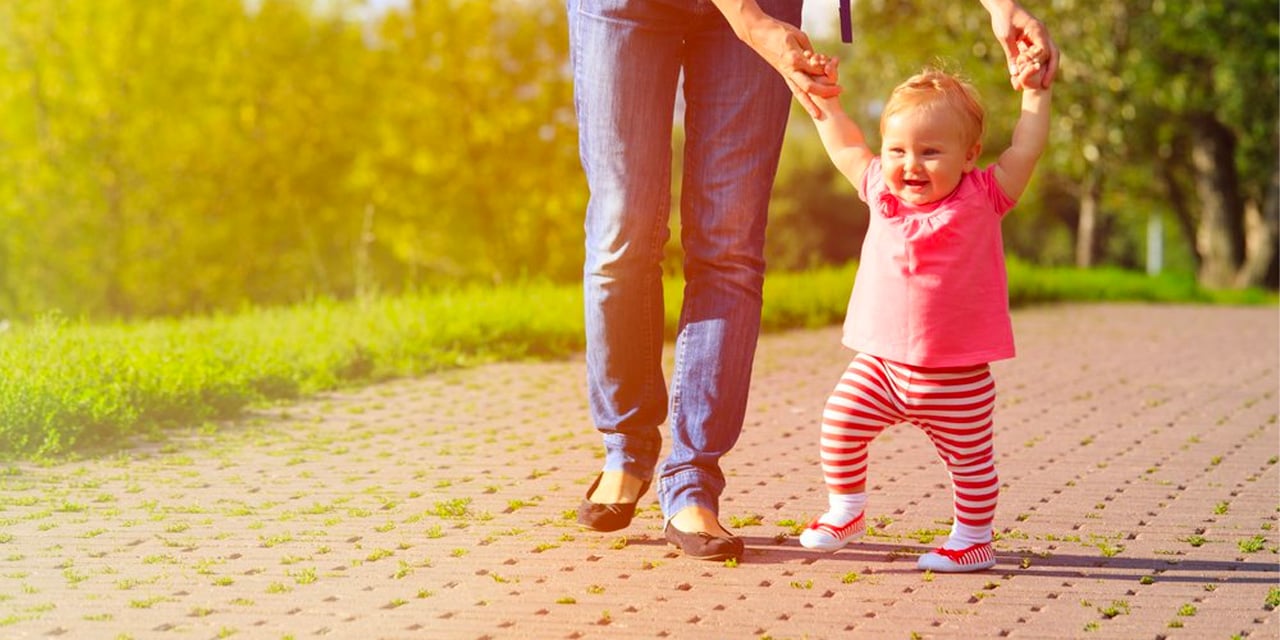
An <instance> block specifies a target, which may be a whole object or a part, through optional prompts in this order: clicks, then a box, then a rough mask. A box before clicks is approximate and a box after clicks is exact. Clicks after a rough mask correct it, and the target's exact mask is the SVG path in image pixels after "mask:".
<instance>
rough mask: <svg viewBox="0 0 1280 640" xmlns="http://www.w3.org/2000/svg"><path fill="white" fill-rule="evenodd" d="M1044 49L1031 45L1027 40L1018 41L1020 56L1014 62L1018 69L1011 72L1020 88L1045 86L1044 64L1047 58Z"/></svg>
mask: <svg viewBox="0 0 1280 640" xmlns="http://www.w3.org/2000/svg"><path fill="white" fill-rule="evenodd" d="M1047 59H1048V56H1047V55H1046V53H1045V51H1044V49H1042V48H1041V47H1039V46H1031V45H1028V44H1027V43H1025V42H1019V43H1018V58H1017V60H1016V61H1015V62H1014V64H1015V65H1016V69H1015V70H1014V71H1013V73H1012V74H1011V75H1012V76H1013V79H1014V84H1015V85H1017V87H1018V89H1023V90H1025V89H1039V88H1041V87H1043V86H1044V72H1045V69H1044V66H1043V63H1042V62H1041V61H1042V60H1047Z"/></svg>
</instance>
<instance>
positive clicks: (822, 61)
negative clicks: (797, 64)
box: [804, 51, 840, 86]
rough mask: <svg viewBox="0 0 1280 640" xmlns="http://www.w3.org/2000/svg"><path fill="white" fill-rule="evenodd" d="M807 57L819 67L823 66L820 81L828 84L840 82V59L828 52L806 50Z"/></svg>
mask: <svg viewBox="0 0 1280 640" xmlns="http://www.w3.org/2000/svg"><path fill="white" fill-rule="evenodd" d="M804 55H805V59H806V60H808V61H809V62H810V63H811V64H813V65H814V66H817V67H822V77H821V78H820V82H822V83H823V84H828V85H837V86H839V84H840V75H839V65H840V61H839V60H838V59H836V58H833V57H831V56H828V55H826V54H822V53H818V52H816V51H806V52H805V54H804Z"/></svg>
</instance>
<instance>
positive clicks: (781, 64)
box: [746, 19, 840, 119]
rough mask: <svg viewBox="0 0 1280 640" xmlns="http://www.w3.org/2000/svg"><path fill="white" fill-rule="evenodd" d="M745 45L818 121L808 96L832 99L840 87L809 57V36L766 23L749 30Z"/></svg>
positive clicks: (781, 24) (777, 23)
mask: <svg viewBox="0 0 1280 640" xmlns="http://www.w3.org/2000/svg"><path fill="white" fill-rule="evenodd" d="M746 41H747V43H748V44H749V45H751V47H752V48H753V49H755V51H756V53H758V54H760V57H762V58H764V60H765V62H768V63H769V64H770V65H772V66H773V68H774V69H775V70H777V72H778V73H779V74H781V75H782V79H783V80H785V81H786V82H787V86H788V87H790V88H791V93H792V95H794V96H795V97H796V100H798V101H800V105H801V106H803V107H804V109H805V111H808V112H809V115H811V116H813V117H814V118H818V119H822V117H823V115H822V111H821V110H820V109H818V106H817V105H816V104H814V102H813V98H812V97H811V96H810V94H813V95H815V96H820V97H823V98H830V97H834V96H837V95H839V94H840V85H838V84H836V83H835V79H834V78H831V77H828V76H827V75H826V69H825V66H824V65H823V64H821V63H820V62H817V61H816V59H815V58H814V57H813V45H812V44H810V43H809V36H807V35H805V33H804V32H803V31H801V30H799V29H797V28H796V27H794V26H792V25H790V24H787V23H785V22H782V21H780V20H773V19H769V20H766V21H762V22H761V23H759V24H758V25H757V26H754V27H752V28H751V30H750V32H749V34H748V37H747V39H746Z"/></svg>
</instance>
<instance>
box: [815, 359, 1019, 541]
mask: <svg viewBox="0 0 1280 640" xmlns="http://www.w3.org/2000/svg"><path fill="white" fill-rule="evenodd" d="M995 398H996V388H995V380H994V379H993V378H992V377H991V370H990V367H988V366H987V365H985V364H983V365H979V366H976V367H963V368H955V369H921V368H917V367H911V366H907V365H902V364H898V363H893V362H887V361H884V360H881V359H880V358H876V357H875V356H869V355H866V354H858V356H857V357H856V358H854V360H853V362H852V363H851V364H850V365H849V368H848V370H846V371H845V373H844V376H842V377H841V379H840V382H839V383H838V384H837V385H836V388H835V391H833V392H832V393H831V396H830V397H829V398H828V399H827V406H826V409H825V410H824V411H823V412H822V474H823V478H824V479H825V480H826V484H827V489H828V490H829V491H831V492H832V493H851V492H854V491H860V490H862V487H863V486H865V484H866V479H867V445H868V444H869V443H870V442H871V441H872V440H873V439H875V437H876V436H878V435H880V432H881V431H884V430H885V428H886V427H889V426H891V425H894V424H897V423H899V422H910V423H911V424H914V425H916V426H917V427H920V428H921V429H923V430H924V432H925V433H926V434H928V435H929V438H930V439H931V440H932V441H933V444H934V446H935V447H937V450H938V457H940V458H942V461H943V462H944V463H946V465H947V472H948V473H949V474H950V475H951V484H952V487H953V489H954V493H955V518H956V522H958V523H960V524H964V525H968V526H970V527H979V528H989V527H991V524H992V519H993V517H994V516H995V510H996V498H997V496H998V495H999V493H1000V486H999V479H998V478H997V477H996V469H995V453H994V450H993V447H992V438H991V434H992V424H991V414H992V411H993V410H994V408H995Z"/></svg>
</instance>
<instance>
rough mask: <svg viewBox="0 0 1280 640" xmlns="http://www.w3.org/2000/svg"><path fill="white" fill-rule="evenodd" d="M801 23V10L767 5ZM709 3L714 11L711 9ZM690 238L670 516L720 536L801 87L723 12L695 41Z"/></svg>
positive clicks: (685, 213)
mask: <svg viewBox="0 0 1280 640" xmlns="http://www.w3.org/2000/svg"><path fill="white" fill-rule="evenodd" d="M761 6H762V8H764V9H765V11H767V12H769V13H770V14H771V15H773V16H774V17H777V18H779V19H783V20H786V21H788V22H791V23H793V24H798V23H799V20H800V3H799V2H795V1H786V0H776V1H775V0H771V1H766V2H761ZM704 8H706V9H710V8H711V5H710V3H705V5H704ZM684 61H685V65H684V73H685V79H684V97H685V104H686V112H685V154H684V176H683V182H682V190H681V205H680V216H681V241H682V245H683V248H684V254H685V263H684V275H685V291H684V306H683V308H682V310H681V316H680V329H679V334H678V336H677V339H676V346H675V366H674V371H673V373H672V384H671V409H670V412H671V438H672V451H671V456H670V457H669V458H668V459H667V461H666V462H665V464H664V465H663V468H662V483H661V486H660V492H659V496H660V499H661V502H662V508H663V512H664V513H665V514H666V516H667V518H668V519H669V520H670V519H672V518H673V517H675V516H677V515H680V514H681V513H682V512H686V511H687V513H684V514H683V515H682V516H681V521H680V522H675V524H676V526H677V528H680V529H682V530H694V531H708V532H711V533H713V534H718V533H720V531H721V530H720V526H719V524H718V523H717V522H716V516H717V514H718V512H719V499H720V494H721V493H722V492H723V491H724V474H723V472H722V471H721V469H720V458H721V457H722V456H724V455H725V454H726V453H727V452H728V451H729V450H730V449H731V448H732V447H733V445H734V444H735V443H736V442H737V440H738V436H739V434H740V433H741V430H742V421H743V415H744V413H745V410H746V402H747V393H748V387H749V385H750V379H751V367H752V360H753V358H754V356H755V348H756V339H757V337H758V334H759V330H760V307H761V299H762V288H763V283H764V231H765V220H766V217H767V212H768V203H769V195H770V192H771V190H772V186H773V179H774V176H775V174H776V173H777V167H778V156H779V153H780V151H781V145H782V137H783V132H784V130H785V128H786V120H787V114H788V110H789V108H790V92H789V91H788V89H787V88H786V85H785V83H784V82H783V80H782V78H781V77H780V76H779V75H778V74H777V73H776V72H775V71H774V70H773V69H772V68H771V67H770V66H769V65H767V64H766V63H765V62H764V61H763V60H762V59H760V57H759V56H758V55H756V54H755V52H753V51H752V50H751V49H750V48H749V47H747V46H746V45H745V44H743V43H742V42H740V41H739V40H738V39H737V37H735V36H734V34H733V32H732V30H731V29H730V28H729V26H728V24H727V23H726V22H725V21H724V19H723V18H722V17H721V16H720V15H719V14H718V13H717V14H712V15H711V16H709V18H708V19H707V20H705V21H702V22H701V23H699V24H698V25H697V28H695V29H694V30H693V31H691V32H690V33H689V35H688V39H687V42H686V47H685V57H684Z"/></svg>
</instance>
